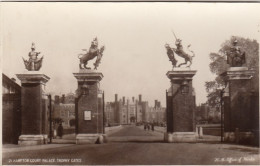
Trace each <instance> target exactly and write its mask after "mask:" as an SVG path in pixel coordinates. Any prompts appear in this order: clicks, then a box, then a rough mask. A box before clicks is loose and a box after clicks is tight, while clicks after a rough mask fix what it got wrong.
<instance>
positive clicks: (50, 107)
mask: <svg viewBox="0 0 260 166" xmlns="http://www.w3.org/2000/svg"><path fill="white" fill-rule="evenodd" d="M48 99H49V111H50V117H49V119H50V143H52V105H51V94H49V95H48Z"/></svg>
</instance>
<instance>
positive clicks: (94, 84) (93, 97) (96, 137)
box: [73, 69, 105, 144]
mask: <svg viewBox="0 0 260 166" xmlns="http://www.w3.org/2000/svg"><path fill="white" fill-rule="evenodd" d="M73 74H74V76H75V77H76V79H77V81H78V90H77V100H76V101H77V102H76V103H75V104H76V109H77V110H76V116H77V117H76V119H77V120H76V121H77V122H76V123H77V124H76V126H77V136H76V143H77V144H87V143H103V142H104V140H105V138H104V137H105V134H104V109H103V107H104V103H103V92H102V91H100V89H99V82H100V81H101V80H102V78H103V74H102V73H99V72H96V71H94V70H87V69H81V70H80V72H79V73H73Z"/></svg>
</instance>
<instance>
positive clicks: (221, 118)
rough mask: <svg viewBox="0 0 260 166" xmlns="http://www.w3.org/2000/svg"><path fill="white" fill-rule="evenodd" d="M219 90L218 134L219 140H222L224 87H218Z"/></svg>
mask: <svg viewBox="0 0 260 166" xmlns="http://www.w3.org/2000/svg"><path fill="white" fill-rule="evenodd" d="M218 90H219V91H220V135H221V142H223V94H224V88H223V89H222V88H221V89H218Z"/></svg>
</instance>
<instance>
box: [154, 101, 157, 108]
mask: <svg viewBox="0 0 260 166" xmlns="http://www.w3.org/2000/svg"><path fill="white" fill-rule="evenodd" d="M154 108H157V100H154Z"/></svg>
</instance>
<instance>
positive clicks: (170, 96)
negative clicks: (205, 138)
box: [164, 68, 196, 142]
mask: <svg viewBox="0 0 260 166" xmlns="http://www.w3.org/2000/svg"><path fill="white" fill-rule="evenodd" d="M195 74H196V71H195V70H190V69H189V68H175V69H174V70H173V71H168V72H167V74H166V75H167V77H168V78H169V79H170V81H171V87H170V89H169V90H168V92H167V106H166V107H167V132H166V133H165V135H164V140H165V141H166V142H195V141H196V136H195V131H194V130H195V127H194V126H195V124H194V109H195V95H194V92H193V88H192V78H193V76H194V75H195Z"/></svg>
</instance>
